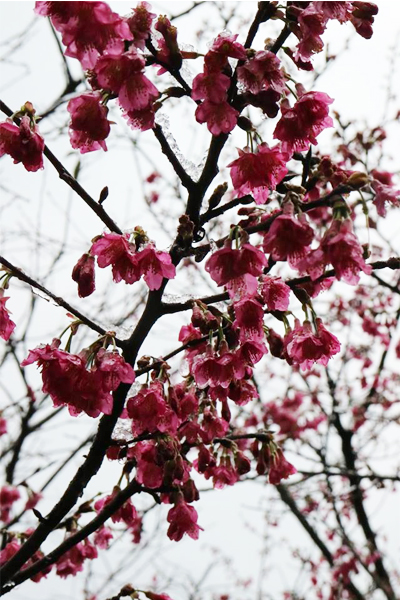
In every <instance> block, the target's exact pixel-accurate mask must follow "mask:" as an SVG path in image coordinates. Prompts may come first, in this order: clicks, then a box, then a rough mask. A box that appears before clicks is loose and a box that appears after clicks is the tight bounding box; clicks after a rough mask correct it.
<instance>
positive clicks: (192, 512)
mask: <svg viewBox="0 0 400 600" xmlns="http://www.w3.org/2000/svg"><path fill="white" fill-rule="evenodd" d="M197 517H198V515H197V512H196V509H195V508H194V507H193V506H189V505H188V504H187V503H186V502H185V501H184V500H183V499H180V500H178V502H177V503H176V504H175V506H174V507H173V508H171V510H170V511H169V513H168V516H167V521H168V523H170V526H169V528H168V532H167V535H168V537H169V539H170V540H173V541H175V542H179V540H181V539H182V538H183V536H184V535H185V534H187V535H188V536H189V537H191V538H192V539H194V540H197V539H198V537H199V531H200V530H203V528H202V527H200V526H199V525H197Z"/></svg>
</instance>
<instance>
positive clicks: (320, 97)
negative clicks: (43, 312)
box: [274, 92, 333, 154]
mask: <svg viewBox="0 0 400 600" xmlns="http://www.w3.org/2000/svg"><path fill="white" fill-rule="evenodd" d="M332 102H333V100H332V98H330V97H329V96H328V94H325V93H323V92H307V93H303V94H301V95H300V98H299V100H298V101H297V102H296V104H295V105H294V106H293V108H291V107H290V105H289V102H288V101H287V100H284V101H283V102H282V103H281V112H282V117H281V119H280V120H279V121H278V124H277V126H276V127H275V131H274V138H277V139H278V140H281V142H282V150H283V151H284V152H287V153H288V154H292V153H293V152H303V151H305V150H308V148H309V145H310V143H311V144H314V145H315V144H316V143H317V136H318V135H319V134H320V133H321V132H322V131H323V130H324V129H326V128H327V127H333V121H332V118H331V117H330V116H329V109H328V106H329V104H332Z"/></svg>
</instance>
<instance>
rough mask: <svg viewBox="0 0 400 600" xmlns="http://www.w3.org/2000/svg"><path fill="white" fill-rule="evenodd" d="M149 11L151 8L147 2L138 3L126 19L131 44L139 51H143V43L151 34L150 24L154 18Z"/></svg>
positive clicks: (153, 14)
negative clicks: (131, 37)
mask: <svg viewBox="0 0 400 600" xmlns="http://www.w3.org/2000/svg"><path fill="white" fill-rule="evenodd" d="M150 10H151V6H150V4H149V3H148V2H139V3H138V4H137V6H136V8H134V9H133V12H132V15H131V16H130V17H128V18H127V23H128V25H129V29H130V30H131V33H132V35H133V44H134V45H135V46H136V48H140V49H141V50H144V49H145V42H146V40H147V38H148V37H149V36H150V32H151V24H152V22H153V20H154V19H155V17H156V15H155V13H152V12H150Z"/></svg>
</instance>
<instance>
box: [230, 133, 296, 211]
mask: <svg viewBox="0 0 400 600" xmlns="http://www.w3.org/2000/svg"><path fill="white" fill-rule="evenodd" d="M287 161H288V156H287V155H286V154H283V153H282V151H281V149H280V148H279V146H275V147H274V148H270V147H269V146H268V144H266V143H263V144H260V145H259V146H258V148H257V152H250V151H249V149H245V150H239V158H237V159H236V160H234V161H233V162H231V163H230V164H229V165H228V167H230V168H231V178H232V183H233V187H234V188H235V192H236V193H237V195H238V196H239V197H241V196H245V195H246V194H252V195H253V196H254V200H255V201H256V203H257V204H264V203H265V202H266V201H267V199H268V196H269V192H270V190H273V189H275V187H276V185H277V184H278V183H279V182H280V181H282V179H283V178H284V176H285V175H286V174H287V172H288V169H287V167H286V163H287Z"/></svg>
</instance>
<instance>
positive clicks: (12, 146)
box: [0, 115, 44, 172]
mask: <svg viewBox="0 0 400 600" xmlns="http://www.w3.org/2000/svg"><path fill="white" fill-rule="evenodd" d="M43 150H44V139H43V138H42V136H41V135H40V133H39V130H38V127H37V125H32V122H31V119H30V117H29V116H28V115H25V116H23V117H22V118H21V121H20V124H19V127H18V126H17V125H15V124H14V123H12V122H11V121H5V122H4V123H0V157H1V156H4V154H9V155H10V156H11V158H12V159H13V160H14V163H15V164H17V163H22V164H23V165H24V167H25V169H26V170H27V171H32V172H35V171H38V170H39V169H43Z"/></svg>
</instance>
